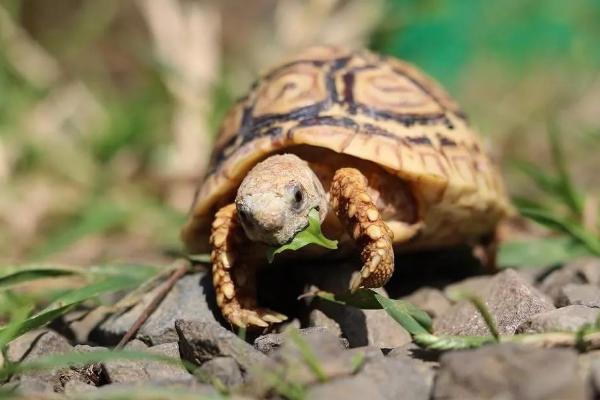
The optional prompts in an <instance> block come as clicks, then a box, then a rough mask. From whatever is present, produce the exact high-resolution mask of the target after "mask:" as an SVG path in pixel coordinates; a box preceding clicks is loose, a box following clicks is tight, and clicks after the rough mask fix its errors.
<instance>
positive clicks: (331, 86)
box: [325, 57, 351, 103]
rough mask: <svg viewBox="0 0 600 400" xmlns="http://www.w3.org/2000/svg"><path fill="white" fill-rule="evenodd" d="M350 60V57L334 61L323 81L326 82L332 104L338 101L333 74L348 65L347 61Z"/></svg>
mask: <svg viewBox="0 0 600 400" xmlns="http://www.w3.org/2000/svg"><path fill="white" fill-rule="evenodd" d="M350 59H351V57H343V58H338V59H336V60H334V61H333V63H332V64H331V68H330V69H329V72H328V73H327V75H326V78H325V79H326V80H327V91H328V92H329V97H330V98H331V101H332V102H334V103H337V102H339V100H340V99H339V94H338V92H337V88H336V85H335V73H336V72H338V71H339V70H340V69H342V68H344V67H345V66H346V64H348V61H350Z"/></svg>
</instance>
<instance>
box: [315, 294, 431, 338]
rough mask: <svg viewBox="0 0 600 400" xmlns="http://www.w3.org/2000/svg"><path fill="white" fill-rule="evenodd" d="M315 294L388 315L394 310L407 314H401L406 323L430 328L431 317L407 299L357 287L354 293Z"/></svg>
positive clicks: (325, 298) (329, 299)
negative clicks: (380, 311) (399, 298)
mask: <svg viewBox="0 0 600 400" xmlns="http://www.w3.org/2000/svg"><path fill="white" fill-rule="evenodd" d="M315 295H316V296H318V297H319V298H322V299H324V300H328V301H332V302H334V303H338V304H343V305H347V306H352V307H356V308H360V309H363V310H381V309H384V310H386V311H387V312H388V314H390V315H392V314H391V312H396V313H398V315H400V314H406V315H408V317H409V319H406V318H404V317H403V316H402V318H404V319H405V321H406V323H408V324H411V319H412V320H414V321H415V322H416V323H417V324H418V325H420V326H422V327H424V328H425V329H426V330H427V331H430V330H431V325H432V321H431V317H430V316H429V314H427V313H426V312H425V311H423V310H421V309H419V308H418V307H417V306H415V305H414V304H412V303H410V302H408V301H405V300H393V299H389V298H387V297H384V296H381V295H379V294H377V293H376V292H375V291H373V290H371V289H359V290H357V291H356V292H354V293H350V292H346V293H342V294H333V293H330V292H325V291H323V290H319V291H316V292H315ZM380 298H381V299H380ZM386 307H387V309H386ZM392 317H393V316H392ZM415 329H418V328H415Z"/></svg>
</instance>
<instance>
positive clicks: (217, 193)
mask: <svg viewBox="0 0 600 400" xmlns="http://www.w3.org/2000/svg"><path fill="white" fill-rule="evenodd" d="M315 208H316V209H317V210H318V212H319V218H320V221H321V223H322V225H323V229H324V231H325V232H327V235H329V236H334V237H337V238H339V239H340V246H341V247H342V248H348V246H354V247H355V248H356V247H357V248H358V250H359V251H360V255H361V259H362V268H361V269H360V271H357V272H356V273H355V274H354V275H353V276H352V279H351V282H350V288H351V289H352V290H356V289H357V288H360V287H380V286H383V285H384V284H385V283H386V282H387V281H388V280H389V278H390V277H391V275H392V272H393V270H394V250H395V249H396V250H397V251H414V250H420V249H434V248H440V247H445V246H452V245H457V244H464V243H467V244H477V243H481V241H483V240H485V239H486V238H489V237H490V235H493V233H494V232H495V228H496V226H497V224H498V222H499V221H500V220H501V219H502V218H503V217H504V216H505V215H506V214H507V213H508V211H509V210H510V205H509V201H508V199H507V196H506V194H505V190H504V186H503V182H502V178H501V175H500V173H499V170H498V169H497V167H496V166H495V164H494V163H493V162H492V160H491V159H490V157H489V156H488V155H487V154H486V151H485V150H484V147H483V145H482V141H481V139H480V137H479V136H478V135H477V133H476V131H475V130H474V129H473V128H472V127H471V126H470V125H469V123H468V122H467V119H466V116H465V114H464V113H463V111H461V109H460V108H459V107H458V105H457V104H456V103H455V102H454V101H453V100H452V99H451V98H450V97H449V96H448V95H447V94H446V92H445V91H444V90H443V89H442V88H441V87H440V86H439V85H438V84H437V83H436V82H435V81H434V80H432V79H431V78H430V77H428V76H426V75H425V74H424V73H422V72H421V71H419V70H418V69H417V68H416V67H414V66H412V65H411V64H409V63H407V62H404V61H401V60H398V59H396V58H392V57H389V56H383V55H378V54H375V53H372V52H369V51H367V50H359V51H350V50H347V49H343V48H337V47H314V48H309V49H307V50H304V51H303V52H300V53H299V54H297V55H296V56H295V57H293V58H290V59H288V60H286V61H284V62H283V63H282V64H280V65H279V66H276V67H275V68H273V69H272V70H270V71H269V72H267V73H266V74H265V75H263V76H262V78H261V79H259V80H258V81H257V82H256V83H255V84H254V85H253V86H252V87H251V89H250V91H249V93H248V95H247V96H245V97H244V98H242V99H240V100H239V101H238V102H237V103H236V104H235V105H234V106H233V108H232V109H231V110H230V111H229V113H228V114H227V115H226V116H225V118H224V121H223V123H222V126H221V129H220V133H219V136H218V139H217V141H216V144H215V147H214V151H213V154H212V160H211V162H210V166H209V169H208V172H207V175H206V178H205V179H204V181H203V184H202V185H201V186H200V187H199V189H198V191H197V192H196V196H195V199H194V203H193V206H192V212H191V215H190V218H189V219H188V221H187V223H186V225H185V226H184V228H183V230H182V239H183V241H184V242H185V244H186V246H187V248H188V250H189V251H191V252H203V251H207V250H209V248H210V250H211V260H212V264H213V266H212V277H213V284H214V287H215V289H216V298H217V304H218V306H219V308H220V310H221V312H222V314H223V316H224V317H225V318H226V319H227V320H228V321H229V322H230V323H232V324H233V325H236V326H239V327H249V328H257V329H258V328H265V327H268V326H271V325H272V324H276V323H279V322H282V321H283V320H285V319H286V316H285V315H283V314H280V313H278V312H275V311H272V310H270V309H266V308H261V307H259V306H258V304H257V300H256V288H255V282H256V281H255V273H256V268H257V267H258V266H259V265H260V264H261V260H264V257H261V254H264V253H261V252H260V251H256V247H257V246H258V247H260V246H261V243H262V244H267V245H271V246H277V245H281V244H284V243H286V242H289V241H290V240H291V239H292V238H293V237H294V235H295V234H296V233H297V232H299V231H301V230H302V229H304V228H305V227H306V226H307V224H308V214H309V211H310V210H311V209H315ZM211 221H212V223H211ZM250 244H253V245H250ZM241 253H243V256H242V255H241ZM263 264H264V263H263Z"/></svg>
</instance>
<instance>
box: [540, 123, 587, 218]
mask: <svg viewBox="0 0 600 400" xmlns="http://www.w3.org/2000/svg"><path fill="white" fill-rule="evenodd" d="M548 140H549V142H550V150H551V154H552V161H553V163H554V167H555V168H556V171H557V173H558V184H559V194H560V195H561V197H562V198H563V200H564V202H565V203H566V204H567V206H569V208H570V210H571V212H572V213H573V214H574V215H575V216H577V217H579V218H580V217H581V215H582V213H583V200H582V196H581V195H580V194H579V193H578V192H577V191H576V189H575V185H574V184H573V180H572V179H571V177H570V175H569V171H568V169H567V165H566V162H565V156H564V153H563V146H561V143H560V132H559V130H558V127H557V126H556V124H555V123H550V124H549V126H548Z"/></svg>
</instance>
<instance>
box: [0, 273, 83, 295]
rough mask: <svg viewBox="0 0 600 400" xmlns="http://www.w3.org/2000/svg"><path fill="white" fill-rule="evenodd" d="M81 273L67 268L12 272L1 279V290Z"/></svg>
mask: <svg viewBox="0 0 600 400" xmlns="http://www.w3.org/2000/svg"><path fill="white" fill-rule="evenodd" d="M80 273H81V271H77V270H74V269H66V268H31V269H24V270H21V271H16V272H12V273H9V274H6V275H4V276H1V277H0V290H3V289H9V288H12V287H14V286H17V285H19V284H22V283H27V282H32V281H36V280H39V279H47V278H57V277H63V276H70V275H77V274H80Z"/></svg>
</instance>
